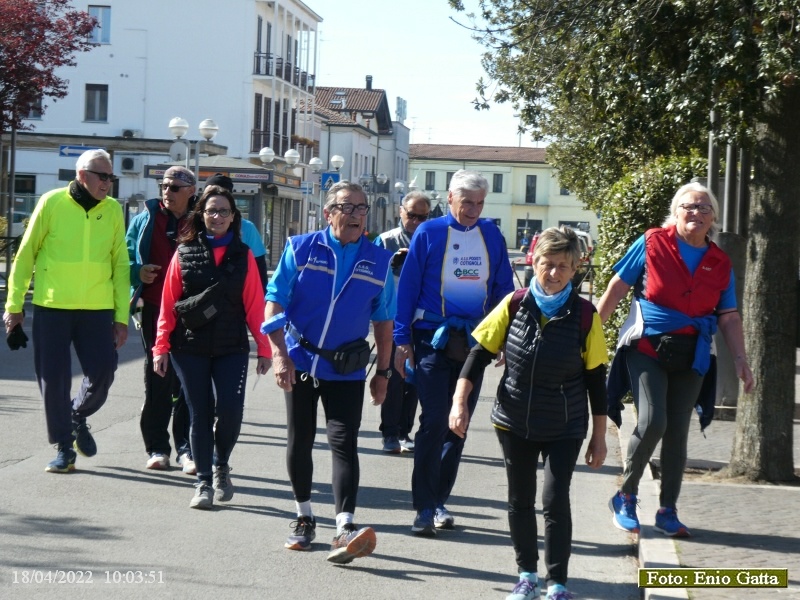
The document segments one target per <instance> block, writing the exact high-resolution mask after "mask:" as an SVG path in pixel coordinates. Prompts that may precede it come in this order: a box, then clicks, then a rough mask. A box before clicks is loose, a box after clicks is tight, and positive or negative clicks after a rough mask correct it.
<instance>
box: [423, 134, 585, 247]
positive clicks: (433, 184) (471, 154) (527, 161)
mask: <svg viewBox="0 0 800 600" xmlns="http://www.w3.org/2000/svg"><path fill="white" fill-rule="evenodd" d="M546 154H547V151H546V149H545V148H518V147H516V146H510V147H509V146H459V145H447V144H411V146H410V165H409V173H410V177H411V179H412V181H411V182H412V184H415V185H416V187H417V188H418V189H420V190H424V191H426V192H427V193H428V194H429V195H430V196H432V197H433V198H434V202H433V204H434V210H437V206H438V211H437V212H439V211H447V189H448V187H449V186H450V178H451V177H452V176H453V174H454V173H455V172H456V171H458V170H459V169H469V170H472V171H478V172H480V173H482V174H483V176H484V177H486V179H487V180H488V181H489V194H488V195H487V196H486V204H485V207H484V209H483V213H482V215H481V216H482V217H486V218H490V219H494V220H495V222H496V223H497V225H498V226H499V227H500V230H501V231H502V232H503V235H504V236H505V238H506V242H507V243H508V246H509V247H510V248H513V247H517V248H518V247H519V246H520V245H521V241H522V239H523V238H524V237H526V236H527V237H530V235H531V234H533V233H535V232H536V231H541V230H542V229H545V228H547V227H553V226H558V225H569V226H571V227H574V228H577V229H583V230H584V231H588V232H591V233H592V234H594V235H595V237H596V232H597V223H598V218H597V215H596V214H595V213H594V212H592V211H589V210H586V208H584V206H583V204H582V203H581V202H580V201H579V200H578V199H577V198H576V197H575V195H574V194H571V193H570V192H569V190H567V189H565V188H563V187H561V185H560V184H559V182H558V173H557V172H556V170H555V169H554V168H553V167H552V166H551V165H549V164H547V157H546Z"/></svg>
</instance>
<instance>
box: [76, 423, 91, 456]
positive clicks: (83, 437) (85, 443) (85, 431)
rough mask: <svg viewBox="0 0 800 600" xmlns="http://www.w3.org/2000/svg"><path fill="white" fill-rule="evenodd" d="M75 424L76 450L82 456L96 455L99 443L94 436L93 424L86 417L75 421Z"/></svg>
mask: <svg viewBox="0 0 800 600" xmlns="http://www.w3.org/2000/svg"><path fill="white" fill-rule="evenodd" d="M72 424H73V426H74V427H75V430H74V431H73V433H74V435H75V441H74V442H73V443H72V445H73V447H74V448H75V450H77V451H78V452H79V453H80V455H81V456H86V457H90V456H94V455H95V454H97V444H96V443H95V441H94V438H93V437H92V434H91V432H90V431H89V429H91V426H90V425H89V424H88V423H87V422H86V419H83V420H81V421H73V422H72Z"/></svg>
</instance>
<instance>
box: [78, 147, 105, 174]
mask: <svg viewBox="0 0 800 600" xmlns="http://www.w3.org/2000/svg"><path fill="white" fill-rule="evenodd" d="M96 160H106V161H108V164H112V163H111V155H110V154H109V153H108V152H106V151H105V150H103V149H102V148H93V149H92V150H87V151H86V152H84V153H83V154H81V155H80V156H79V157H78V161H77V162H76V163H75V170H76V171H87V170H88V168H89V166H90V165H91V164H92V163H93V162H94V161H96Z"/></svg>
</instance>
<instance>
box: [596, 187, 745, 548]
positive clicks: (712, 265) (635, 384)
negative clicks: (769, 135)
mask: <svg viewBox="0 0 800 600" xmlns="http://www.w3.org/2000/svg"><path fill="white" fill-rule="evenodd" d="M718 214H719V205H718V204H717V199H716V198H715V197H714V195H713V194H712V193H711V191H710V190H708V189H707V188H706V187H704V186H702V185H701V184H699V183H689V184H686V185H684V186H683V187H681V188H680V189H679V190H678V191H677V192H676V194H675V196H674V198H673V199H672V205H671V207H670V215H669V217H667V219H666V221H665V222H664V224H663V225H662V226H661V227H658V228H655V229H650V230H648V231H647V232H646V233H645V234H644V235H643V236H641V237H640V238H639V239H638V240H636V242H634V243H633V245H632V246H631V247H630V248H629V249H628V252H627V254H626V255H625V256H624V257H623V258H622V260H620V261H619V262H618V263H617V264H616V265H614V271H615V273H616V274H615V275H614V277H613V278H612V279H611V282H610V283H609V285H608V289H607V290H606V292H605V294H604V295H603V297H602V298H601V299H600V301H599V303H598V305H597V312H598V313H600V317H601V318H602V320H603V322H605V321H606V320H607V319H608V317H609V316H610V315H611V313H612V312H613V311H614V309H615V308H616V306H617V304H618V303H619V302H620V300H622V298H624V297H625V296H626V294H627V293H628V290H629V289H630V288H631V287H633V288H634V293H633V295H634V298H633V302H632V303H631V312H630V315H629V316H628V320H627V321H626V322H625V324H624V325H623V326H622V329H621V330H620V336H619V346H618V349H617V356H616V357H615V359H614V362H615V363H619V366H620V368H619V369H615V365H614V364H612V367H611V376H610V377H609V406H611V404H612V402H616V401H617V399H618V398H619V396H620V394H619V393H617V394H613V393H612V392H611V387H612V385H617V386H619V385H620V384H622V382H621V381H614V374H615V373H617V374H618V375H619V376H620V377H621V378H622V379H625V381H624V384H623V385H621V387H619V388H618V389H617V390H616V391H617V392H622V391H623V390H625V389H626V386H627V384H629V385H630V391H631V392H632V394H633V402H634V405H635V406H636V413H637V425H636V430H635V431H634V432H633V434H632V435H631V439H630V442H629V445H628V455H627V457H626V459H625V468H624V472H623V480H622V486H621V487H620V489H619V491H618V492H617V493H616V494H615V495H614V497H612V498H611V500H610V501H609V507H610V508H611V510H612V512H613V513H614V517H613V522H614V525H615V526H616V527H618V528H620V529H623V530H626V531H631V532H635V533H638V532H639V519H638V517H637V514H636V503H637V500H636V495H637V493H638V488H639V480H640V479H641V477H642V474H643V473H644V469H645V468H646V466H647V464H648V462H649V460H650V457H651V455H652V454H653V451H654V450H655V448H656V445H657V444H658V442H659V441H660V442H661V495H660V505H661V506H660V508H659V509H658V512H657V513H656V519H655V522H656V524H655V529H656V531H659V532H661V533H663V534H665V535H668V536H671V537H687V536H689V530H688V529H687V528H686V526H685V525H684V524H683V523H681V522H680V521H679V520H678V513H677V508H676V504H677V500H678V495H679V494H680V488H681V482H682V480H683V470H684V467H685V466H686V448H687V440H688V436H689V423H690V421H691V417H692V408H693V407H694V406H695V404H699V405H700V406H701V407H702V406H707V404H705V403H704V401H703V400H704V399H703V398H700V394H701V389H702V390H707V389H708V388H707V387H704V386H703V380H704V378H705V377H706V376H708V377H710V378H715V377H716V374H715V368H714V362H713V360H712V359H711V339H712V335H713V334H714V333H715V332H716V331H717V328H719V330H720V331H721V332H722V335H723V337H724V338H725V342H726V344H727V345H728V348H729V349H730V351H731V354H732V356H733V357H734V361H735V365H736V374H737V375H738V376H739V378H740V379H741V380H742V381H743V382H744V390H745V392H749V391H750V390H752V388H753V385H754V381H753V374H752V372H751V371H750V367H749V365H748V364H747V356H746V354H745V347H744V334H743V333H742V321H741V319H740V317H739V313H738V311H737V307H736V293H735V285H734V278H733V271H732V269H731V262H730V259H729V258H728V255H727V254H725V252H723V251H722V250H721V249H720V248H719V247H718V246H717V245H716V244H714V242H712V241H710V239H709V236H710V235H713V234H714V233H716V231H717V223H716V220H717V215H718ZM711 400H712V406H713V392H712V393H711ZM611 413H612V411H611V410H610V411H609V416H611ZM702 417H703V415H701V424H703V423H704V421H703V419H702ZM706 417H707V418H709V417H710V415H709V414H708V412H707V411H706ZM705 424H707V422H706V423H705Z"/></svg>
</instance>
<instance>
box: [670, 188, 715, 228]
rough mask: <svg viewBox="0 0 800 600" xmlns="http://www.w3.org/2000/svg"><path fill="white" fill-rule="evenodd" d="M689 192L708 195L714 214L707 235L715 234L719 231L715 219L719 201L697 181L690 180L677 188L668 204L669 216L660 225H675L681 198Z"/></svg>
mask: <svg viewBox="0 0 800 600" xmlns="http://www.w3.org/2000/svg"><path fill="white" fill-rule="evenodd" d="M691 192H695V193H698V194H705V195H706V196H707V197H708V201H709V202H710V203H711V212H712V213H713V214H714V222H713V223H712V224H711V229H709V230H708V235H709V236H714V235H716V234H717V233H718V232H719V222H718V221H717V219H718V218H719V202H717V198H716V196H714V194H713V193H712V191H711V190H710V189H708V188H707V187H706V186H704V185H703V184H702V183H699V182H697V181H692V182H691V183H687V184H685V185H682V186H681V187H679V188H678V191H677V192H675V195H674V196H673V197H672V203H671V204H670V206H669V216H667V218H666V219H664V222H663V223H662V224H661V226H662V227H667V226H668V225H675V224H676V223H677V222H678V206H679V205H680V204H681V199H682V198H683V197H684V196H685V195H686V194H689V193H691Z"/></svg>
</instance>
